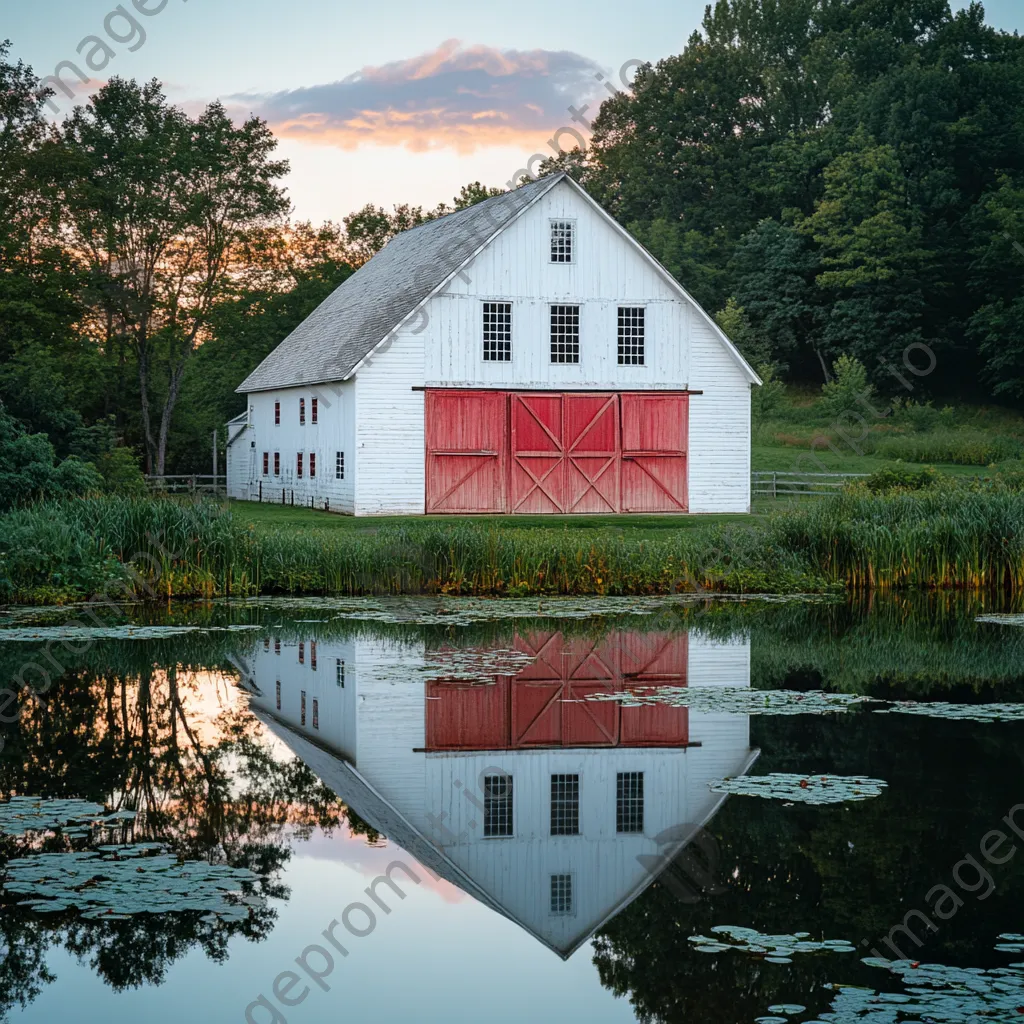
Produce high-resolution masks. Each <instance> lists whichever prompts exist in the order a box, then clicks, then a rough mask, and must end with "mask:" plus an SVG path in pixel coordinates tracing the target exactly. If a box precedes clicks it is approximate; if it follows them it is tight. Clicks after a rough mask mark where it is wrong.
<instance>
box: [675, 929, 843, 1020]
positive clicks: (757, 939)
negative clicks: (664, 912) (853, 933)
mask: <svg viewBox="0 0 1024 1024" xmlns="http://www.w3.org/2000/svg"><path fill="white" fill-rule="evenodd" d="M712 936H713V937H712ZM689 941H690V942H691V943H692V944H693V946H694V949H695V950H696V951H697V952H701V953H724V952H726V951H728V950H736V951H738V952H741V953H750V954H752V955H754V956H759V957H763V958H764V960H765V962H766V963H774V964H791V963H792V962H793V957H794V956H796V955H798V954H799V955H806V954H820V953H855V952H856V949H855V948H854V947H853V946H852V945H851V944H850V943H849V942H847V941H846V940H845V939H826V940H825V941H824V942H815V941H813V940H812V939H811V938H810V937H809V935H808V933H807V932H798V933H797V934H795V935H765V934H762V933H761V932H759V931H758V930H757V929H756V928H741V927H739V926H737V925H716V926H715V927H714V928H712V929H711V936H707V935H691V936H690V938H689ZM769 1009H770V1010H771V1008H769Z"/></svg>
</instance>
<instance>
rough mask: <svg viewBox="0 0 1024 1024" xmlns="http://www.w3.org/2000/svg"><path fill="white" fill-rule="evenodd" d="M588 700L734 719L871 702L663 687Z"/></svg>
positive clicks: (816, 693) (815, 693)
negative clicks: (688, 710)
mask: <svg viewBox="0 0 1024 1024" xmlns="http://www.w3.org/2000/svg"><path fill="white" fill-rule="evenodd" d="M586 699H587V700H616V701H619V702H620V703H621V704H622V706H623V707H642V706H644V705H648V704H663V705H667V706H668V707H685V708H692V709H693V710H694V711H704V712H722V713H725V714H731V715H825V714H832V713H834V712H837V711H838V712H843V711H849V710H851V709H852V708H854V707H856V706H857V705H858V704H863V703H865V702H867V701H871V700H872V698H871V697H861V696H859V695H857V694H850V693H825V692H824V691H823V690H810V691H807V692H802V691H799V690H752V689H751V688H750V687H749V686H660V687H657V688H656V689H652V690H651V691H650V692H645V693H598V694H593V695H592V696H588V697H587V698H586Z"/></svg>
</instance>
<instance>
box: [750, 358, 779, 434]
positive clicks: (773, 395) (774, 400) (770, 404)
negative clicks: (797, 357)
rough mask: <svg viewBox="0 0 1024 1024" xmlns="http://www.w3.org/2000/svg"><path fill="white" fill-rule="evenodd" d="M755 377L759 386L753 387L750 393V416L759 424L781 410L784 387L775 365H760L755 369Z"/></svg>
mask: <svg viewBox="0 0 1024 1024" xmlns="http://www.w3.org/2000/svg"><path fill="white" fill-rule="evenodd" d="M757 375H758V376H759V377H760V378H761V386H760V387H756V386H755V387H754V388H753V389H752V390H751V392H750V415H751V417H752V418H753V419H754V420H757V421H759V422H760V421H762V420H763V419H764V418H765V417H766V416H768V415H770V414H771V413H773V412H776V411H777V410H778V409H780V408H781V406H782V405H783V403H784V402H785V399H786V385H785V384H783V382H782V381H781V379H780V378H779V368H778V365H777V364H775V363H762V364H761V365H760V366H758V367H757Z"/></svg>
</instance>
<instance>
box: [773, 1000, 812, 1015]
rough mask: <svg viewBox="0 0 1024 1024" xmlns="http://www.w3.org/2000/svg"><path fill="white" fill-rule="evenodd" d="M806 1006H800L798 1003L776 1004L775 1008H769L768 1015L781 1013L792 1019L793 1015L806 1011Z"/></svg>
mask: <svg viewBox="0 0 1024 1024" xmlns="http://www.w3.org/2000/svg"><path fill="white" fill-rule="evenodd" d="M806 1009H807V1007H806V1006H801V1005H800V1004H799V1003H777V1004H776V1005H775V1006H769V1007H768V1012H769V1013H781V1014H784V1015H785V1016H787V1017H792V1016H793V1015H794V1014H797V1013H803V1012H804V1010H806Z"/></svg>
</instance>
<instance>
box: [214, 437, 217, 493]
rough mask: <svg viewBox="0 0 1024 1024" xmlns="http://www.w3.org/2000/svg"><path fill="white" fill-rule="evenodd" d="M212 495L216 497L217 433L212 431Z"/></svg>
mask: <svg viewBox="0 0 1024 1024" xmlns="http://www.w3.org/2000/svg"><path fill="white" fill-rule="evenodd" d="M213 494H214V497H216V495H217V431H216V429H214V431H213Z"/></svg>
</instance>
